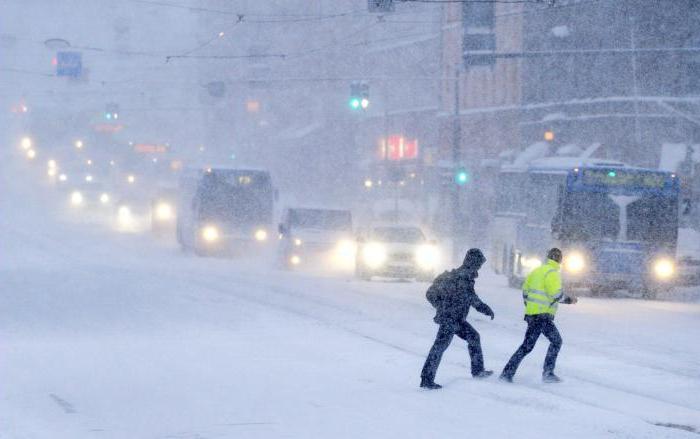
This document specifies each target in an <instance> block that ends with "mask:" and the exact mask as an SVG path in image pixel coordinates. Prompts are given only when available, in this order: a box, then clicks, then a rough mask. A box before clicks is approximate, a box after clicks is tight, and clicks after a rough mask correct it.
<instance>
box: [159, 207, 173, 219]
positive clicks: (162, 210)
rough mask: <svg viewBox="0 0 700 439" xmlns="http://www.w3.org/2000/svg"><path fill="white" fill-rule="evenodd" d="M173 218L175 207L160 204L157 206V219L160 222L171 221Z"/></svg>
mask: <svg viewBox="0 0 700 439" xmlns="http://www.w3.org/2000/svg"><path fill="white" fill-rule="evenodd" d="M172 218H173V207H172V206H171V205H170V204H168V203H165V202H163V203H158V205H157V206H156V219H157V220H159V221H169V220H171V219H172Z"/></svg>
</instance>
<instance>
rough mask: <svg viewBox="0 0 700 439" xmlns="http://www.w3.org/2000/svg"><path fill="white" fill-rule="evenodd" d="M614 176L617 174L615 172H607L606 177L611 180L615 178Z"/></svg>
mask: <svg viewBox="0 0 700 439" xmlns="http://www.w3.org/2000/svg"><path fill="white" fill-rule="evenodd" d="M616 175H617V172H615V171H610V172H608V177H611V178H613V177H615V176H616Z"/></svg>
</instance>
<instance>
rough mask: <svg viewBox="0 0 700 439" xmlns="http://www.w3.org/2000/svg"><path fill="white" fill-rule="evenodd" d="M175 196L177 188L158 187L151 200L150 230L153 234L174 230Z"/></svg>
mask: <svg viewBox="0 0 700 439" xmlns="http://www.w3.org/2000/svg"><path fill="white" fill-rule="evenodd" d="M177 197H178V193H177V189H171V188H169V189H159V190H158V191H157V193H156V194H155V196H154V197H153V199H152V200H151V231H152V232H153V233H154V234H156V235H164V234H166V233H168V232H174V230H175V222H176V216H177Z"/></svg>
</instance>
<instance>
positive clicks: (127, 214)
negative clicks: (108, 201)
mask: <svg viewBox="0 0 700 439" xmlns="http://www.w3.org/2000/svg"><path fill="white" fill-rule="evenodd" d="M117 220H119V224H121V225H123V226H128V225H130V224H131V220H132V217H131V209H129V206H119V209H118V210H117Z"/></svg>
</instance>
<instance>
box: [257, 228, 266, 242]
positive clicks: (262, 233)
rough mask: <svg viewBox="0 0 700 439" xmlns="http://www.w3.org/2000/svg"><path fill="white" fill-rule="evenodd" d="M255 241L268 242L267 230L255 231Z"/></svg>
mask: <svg viewBox="0 0 700 439" xmlns="http://www.w3.org/2000/svg"><path fill="white" fill-rule="evenodd" d="M255 240H256V241H261V242H262V241H267V230H265V229H258V230H256V231H255Z"/></svg>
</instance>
